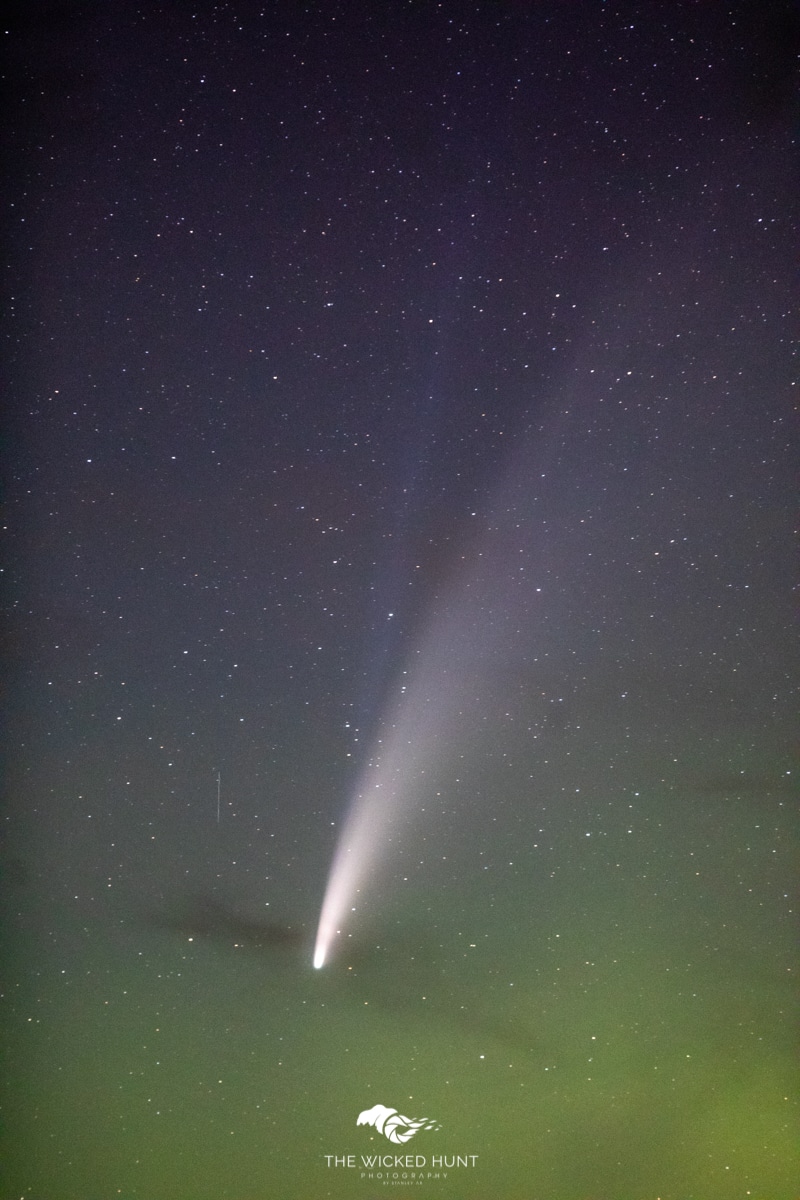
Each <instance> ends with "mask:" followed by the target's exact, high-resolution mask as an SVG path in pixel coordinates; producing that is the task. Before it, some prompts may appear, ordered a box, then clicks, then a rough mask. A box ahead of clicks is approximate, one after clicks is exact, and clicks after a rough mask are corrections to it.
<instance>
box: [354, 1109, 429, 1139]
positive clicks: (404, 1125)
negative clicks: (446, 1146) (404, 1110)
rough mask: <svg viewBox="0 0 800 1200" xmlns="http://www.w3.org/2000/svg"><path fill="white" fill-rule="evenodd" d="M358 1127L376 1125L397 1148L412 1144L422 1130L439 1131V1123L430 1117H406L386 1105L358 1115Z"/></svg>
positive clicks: (379, 1131) (366, 1110)
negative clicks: (412, 1140) (407, 1143)
mask: <svg viewBox="0 0 800 1200" xmlns="http://www.w3.org/2000/svg"><path fill="white" fill-rule="evenodd" d="M356 1125H374V1126H375V1128H376V1129H377V1131H378V1133H382V1134H383V1136H384V1137H387V1138H388V1139H389V1141H390V1142H394V1144H395V1145H396V1146H402V1145H403V1144H404V1143H405V1142H410V1141H411V1139H412V1138H413V1137H414V1135H415V1134H417V1133H419V1131H420V1130H421V1129H429V1130H439V1129H441V1128H442V1127H441V1125H440V1124H439V1122H438V1121H431V1120H430V1119H429V1118H428V1117H404V1116H402V1114H401V1113H399V1112H398V1111H397V1109H396V1108H387V1107H386V1105H385V1104H373V1106H372V1108H365V1109H364V1111H363V1112H360V1113H359V1114H358V1120H357V1121H356Z"/></svg>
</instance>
